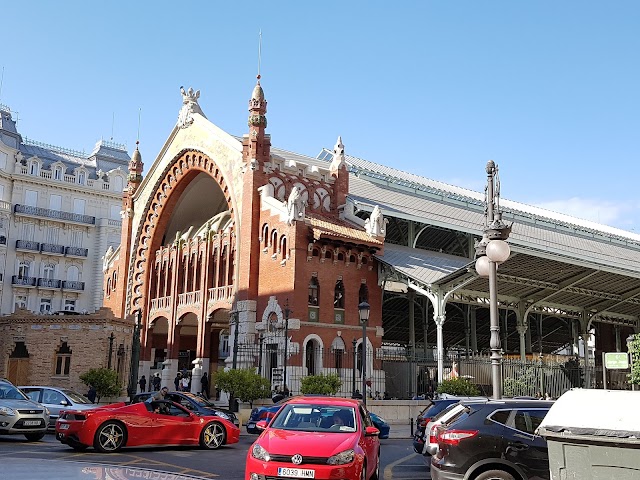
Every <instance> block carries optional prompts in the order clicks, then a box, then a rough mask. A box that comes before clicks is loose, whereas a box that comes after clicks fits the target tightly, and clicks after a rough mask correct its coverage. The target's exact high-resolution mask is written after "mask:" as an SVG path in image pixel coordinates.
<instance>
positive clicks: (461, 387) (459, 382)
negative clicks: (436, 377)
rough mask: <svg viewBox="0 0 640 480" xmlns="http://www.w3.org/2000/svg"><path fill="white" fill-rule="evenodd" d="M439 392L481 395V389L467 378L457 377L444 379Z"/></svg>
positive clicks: (457, 394)
mask: <svg viewBox="0 0 640 480" xmlns="http://www.w3.org/2000/svg"><path fill="white" fill-rule="evenodd" d="M437 392H438V393H448V394H449V395H455V396H458V397H473V396H477V395H480V390H478V387H476V386H475V385H474V384H473V383H471V382H470V381H469V380H467V379H466V378H461V377H456V378H451V379H449V380H443V381H442V382H440V385H438V390H437Z"/></svg>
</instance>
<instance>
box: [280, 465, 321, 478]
mask: <svg viewBox="0 0 640 480" xmlns="http://www.w3.org/2000/svg"><path fill="white" fill-rule="evenodd" d="M278 476H279V477H291V478H314V477H315V476H316V471H315V470H311V469H308V468H286V467H279V468H278Z"/></svg>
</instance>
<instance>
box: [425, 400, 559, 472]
mask: <svg viewBox="0 0 640 480" xmlns="http://www.w3.org/2000/svg"><path fill="white" fill-rule="evenodd" d="M551 405H552V402H548V401H542V400H488V401H486V402H461V403H460V406H461V407H462V408H460V409H458V411H457V413H456V415H454V416H453V417H452V418H450V419H449V420H448V421H447V422H446V423H443V424H441V425H440V426H438V427H437V433H436V437H437V442H438V449H437V451H436V452H435V453H434V455H433V456H432V457H431V478H432V479H433V480H462V479H469V478H473V479H475V480H489V479H494V480H528V479H536V480H542V479H547V480H548V479H549V478H550V475H549V457H548V455H547V443H546V441H545V440H544V438H542V437H541V436H540V435H537V434H536V433H535V431H536V428H537V427H538V426H539V425H540V423H541V422H542V420H543V419H544V416H545V415H546V414H547V412H548V411H549V408H550V407H551Z"/></svg>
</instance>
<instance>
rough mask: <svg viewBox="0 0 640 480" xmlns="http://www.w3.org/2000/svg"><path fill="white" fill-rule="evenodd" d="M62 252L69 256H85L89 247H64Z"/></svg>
mask: <svg viewBox="0 0 640 480" xmlns="http://www.w3.org/2000/svg"><path fill="white" fill-rule="evenodd" d="M64 253H65V255H69V256H71V257H86V256H87V255H88V254H89V249H87V248H81V247H65V249H64Z"/></svg>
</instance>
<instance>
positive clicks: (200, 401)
mask: <svg viewBox="0 0 640 480" xmlns="http://www.w3.org/2000/svg"><path fill="white" fill-rule="evenodd" d="M155 393H156V392H147V393H139V394H137V395H136V396H134V397H133V400H132V401H131V403H138V402H144V401H146V400H148V399H149V397H151V396H153V395H154V394H155ZM165 399H166V400H171V401H172V402H176V403H179V404H180V405H182V406H183V407H185V408H187V409H188V410H191V411H192V412H194V413H199V414H200V415H217V416H218V417H220V418H224V419H225V420H229V421H230V422H231V423H233V424H234V425H235V426H236V427H239V426H240V420H238V416H237V415H236V414H235V413H233V412H232V411H230V410H226V409H224V408H219V407H216V406H215V404H213V403H211V402H210V401H209V400H207V399H205V398H204V397H201V396H200V395H195V394H193V393H190V392H169V393H167V396H166V397H165Z"/></svg>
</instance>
